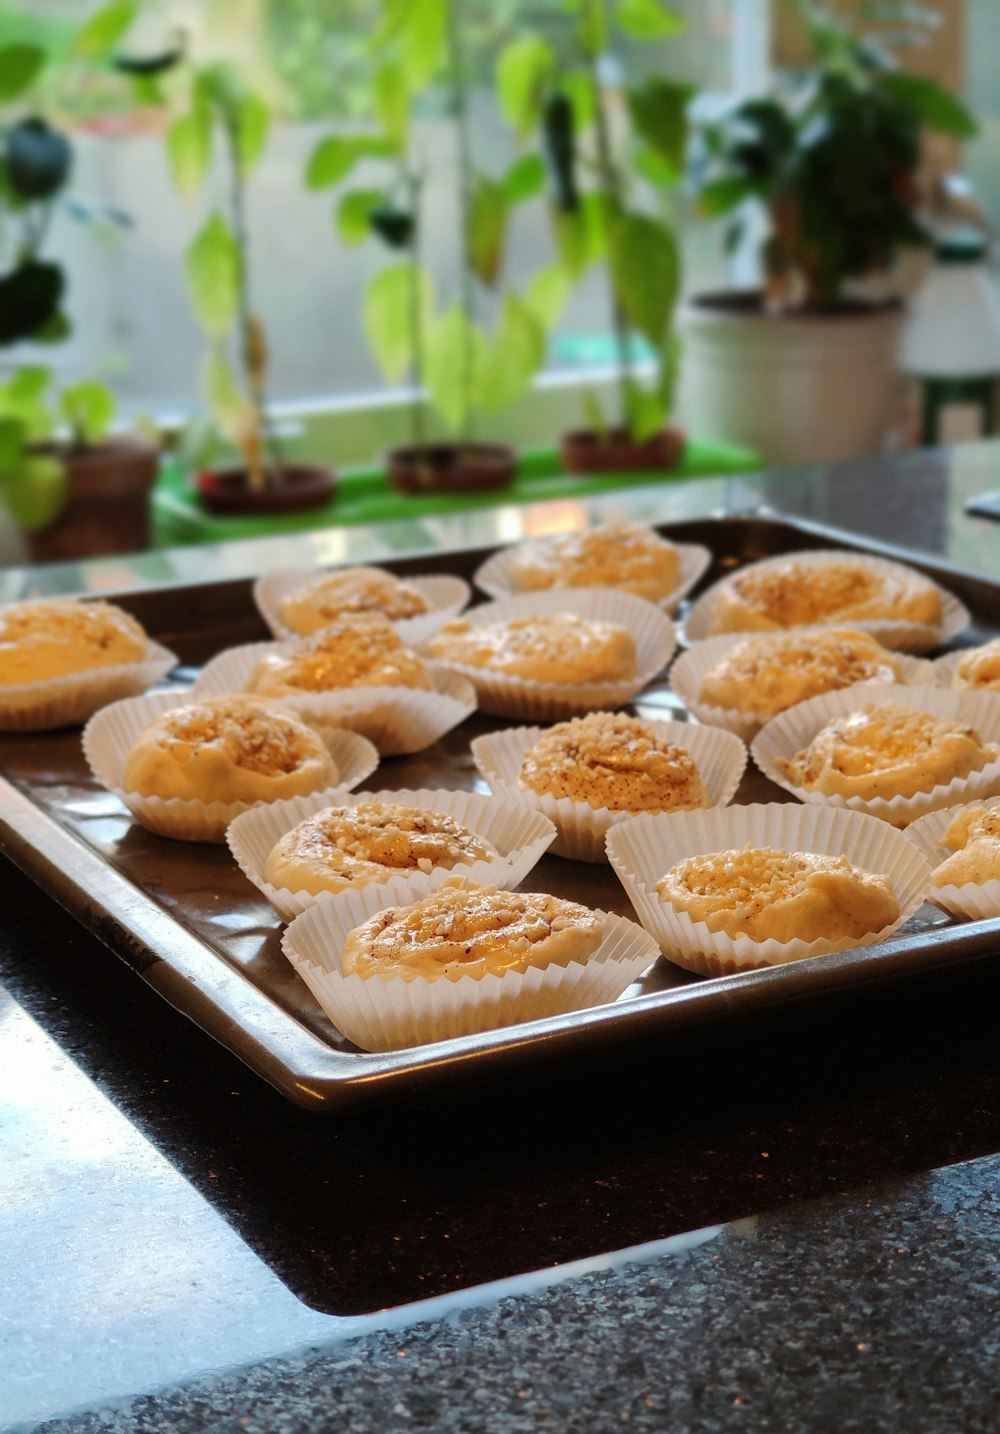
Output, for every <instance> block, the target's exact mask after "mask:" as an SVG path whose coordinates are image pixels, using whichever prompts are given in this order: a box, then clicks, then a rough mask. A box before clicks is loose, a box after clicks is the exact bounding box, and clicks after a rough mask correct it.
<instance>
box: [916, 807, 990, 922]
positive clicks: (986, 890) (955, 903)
mask: <svg viewBox="0 0 1000 1434" xmlns="http://www.w3.org/2000/svg"><path fill="white" fill-rule="evenodd" d="M969 805H972V804H971V803H967V802H963V803H962V804H961V806H957V807H947V808H942V809H941V810H939V811H936V812H928V813H927V815H926V816H923V817H919V818H918V819H917V821H915V822H913V823H912V824H911V825H910V826H908V827H907V828H906V835H907V838H908V839H909V840H910V841H912V842H913V843H914V845H915V846H916V848H917V850H918V851H919V852H920V853H921V854H922V855H923V856H925V857H926V858H927V861H928V862H929V863H930V867H931V871H932V873H933V870H934V868H935V867H936V866H940V865H941V863H942V862H943V861H945V860H946V859H947V858H948V857H949V856H951V855H952V851H951V849H950V848H949V847H946V846H942V845H941V843H940V840H939V838H940V837H942V836H943V835H944V833H945V832H946V831H947V829H948V827H949V826H950V825H951V823H952V822H953V821H954V820H955V818H956V817H957V816H958V814H959V812H960V811H962V810H963V808H964V807H966V806H969ZM975 805H977V806H978V805H982V806H985V807H989V808H994V807H997V806H1000V801H998V800H997V799H996V798H994V799H993V800H992V801H986V802H982V803H975ZM927 899H928V901H933V902H934V904H935V906H940V907H941V908H942V909H943V910H944V911H948V912H950V913H951V915H952V916H960V917H964V918H965V919H966V920H969V921H988V920H990V919H992V918H994V917H997V916H1000V879H994V880H992V881H984V882H973V881H969V882H965V883H964V884H963V885H962V886H955V885H948V886H937V885H935V884H934V883H933V881H932V883H931V886H930V889H929V891H928V893H927Z"/></svg>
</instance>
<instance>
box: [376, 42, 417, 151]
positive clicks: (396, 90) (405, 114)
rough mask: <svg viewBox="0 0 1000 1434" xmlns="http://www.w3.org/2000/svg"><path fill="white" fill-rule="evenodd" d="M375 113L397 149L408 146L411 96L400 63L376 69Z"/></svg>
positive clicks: (387, 137) (400, 149)
mask: <svg viewBox="0 0 1000 1434" xmlns="http://www.w3.org/2000/svg"><path fill="white" fill-rule="evenodd" d="M372 89H373V97H374V101H375V115H376V118H377V119H378V122H379V124H380V125H381V127H382V130H383V132H384V134H385V137H386V139H388V140H389V141H390V142H391V143H392V145H393V146H394V148H395V149H397V150H399V151H402V150H404V149H405V148H406V132H407V129H408V127H409V121H410V97H409V95H408V94H407V92H406V77H405V75H404V74H403V71H402V70H401V69H400V67H399V65H395V64H391V63H390V64H385V65H382V66H380V68H379V69H377V70H376V71H375V77H374V80H373V82H372Z"/></svg>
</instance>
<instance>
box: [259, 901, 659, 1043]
mask: <svg viewBox="0 0 1000 1434" xmlns="http://www.w3.org/2000/svg"><path fill="white" fill-rule="evenodd" d="M388 886H391V887H392V888H393V890H391V891H390V890H389V889H388ZM411 899H412V898H411V897H410V895H409V887H408V886H407V885H406V883H405V882H398V881H394V882H392V883H389V884H387V885H384V886H377V887H373V886H367V887H361V888H359V890H357V891H352V892H350V893H348V894H347V895H345V896H344V898H343V899H340V898H337V899H332V900H329V901H321V902H317V903H316V905H315V906H311V907H310V908H309V910H308V911H305V912H303V914H302V915H301V916H297V917H296V918H295V920H294V921H293V922H292V924H291V925H290V926H289V927H288V929H287V930H286V931H285V933H284V936H283V937H282V943H281V945H282V950H283V951H284V953H285V955H286V956H287V958H288V960H289V961H290V962H291V963H292V965H293V966H294V968H295V970H296V971H297V972H298V974H299V975H300V976H301V977H302V979H303V980H304V981H305V982H306V984H307V985H308V987H309V989H310V990H311V991H312V993H313V995H314V996H315V997H316V1000H317V1001H318V1002H319V1004H320V1006H321V1007H322V1008H323V1010H324V1011H325V1012H326V1014H327V1015H328V1016H329V1018H330V1020H331V1021H332V1022H333V1024H334V1025H335V1026H336V1027H337V1029H338V1030H339V1031H341V1032H342V1033H343V1035H345V1036H346V1037H347V1039H348V1040H350V1041H353V1043H354V1044H355V1045H356V1046H359V1047H360V1048H361V1049H362V1050H365V1051H393V1050H403V1049H405V1048H406V1047H408V1046H417V1045H426V1044H428V1043H430V1042H433V1041H444V1040H451V1039H454V1038H455V1037H456V1036H468V1035H473V1034H475V1033H477V1032H480V1031H493V1030H497V1029H499V1028H500V1027H502V1026H512V1025H517V1024H520V1023H521V1022H523V1021H537V1020H541V1019H543V1018H544V1017H546V1016H554V1015H561V1014H563V1013H564V1012H567V1011H578V1010H585V1009H587V1008H588V1007H591V1006H603V1005H606V1004H607V1003H608V1002H611V1001H615V1000H617V999H618V997H619V996H621V994H622V993H623V992H624V991H625V990H627V989H628V987H629V986H630V985H631V984H632V982H633V981H636V980H638V978H639V977H640V976H641V975H642V973H643V972H644V971H646V970H648V968H649V967H650V966H651V965H652V964H653V962H654V961H655V960H656V959H657V957H658V956H659V951H658V950H657V946H656V942H655V941H654V940H653V938H652V937H651V936H650V935H649V934H648V933H647V932H645V931H643V930H642V928H641V927H640V926H638V925H636V923H635V922H634V921H629V920H628V919H627V918H626V917H624V916H615V915H613V914H612V913H610V912H605V911H602V912H599V913H598V914H599V915H600V916H601V918H602V925H603V938H602V941H601V944H600V946H599V947H598V949H597V950H596V951H595V952H594V954H593V955H592V956H591V957H590V958H589V960H588V961H586V962H585V963H581V962H576V961H571V962H569V963H567V964H566V965H562V966H560V965H554V964H552V965H548V966H541V967H529V968H528V969H527V970H526V971H507V972H505V973H504V974H503V975H502V976H497V975H486V976H481V977H477V976H473V975H470V974H467V975H462V976H459V977H458V978H457V979H452V978H449V977H448V976H445V975H443V974H442V975H441V976H439V977H438V978H437V979H436V980H428V979H426V978H419V977H418V978H416V979H411V980H407V979H406V978H405V977H402V976H392V977H379V976H371V977H368V978H365V977H362V976H358V975H357V974H353V973H352V974H351V975H349V976H345V975H344V974H343V972H342V970H341V967H340V956H341V952H342V951H343V947H344V942H345V940H346V939H347V936H348V934H349V932H350V931H352V930H353V929H354V927H356V926H359V925H361V923H362V922H363V921H366V920H367V919H368V917H369V916H374V915H375V913H376V912H377V911H380V910H382V909H383V908H384V907H385V906H386V905H398V904H408V903H409V902H410V900H411Z"/></svg>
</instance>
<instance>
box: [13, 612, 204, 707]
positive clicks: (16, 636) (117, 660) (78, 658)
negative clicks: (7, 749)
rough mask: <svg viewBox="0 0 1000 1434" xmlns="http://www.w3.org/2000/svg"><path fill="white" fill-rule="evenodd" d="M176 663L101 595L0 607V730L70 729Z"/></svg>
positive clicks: (140, 688)
mask: <svg viewBox="0 0 1000 1434" xmlns="http://www.w3.org/2000/svg"><path fill="white" fill-rule="evenodd" d="M176 664H177V658H176V657H175V655H174V654H173V653H172V652H170V651H169V650H168V649H167V648H165V647H161V646H160V644H159V643H157V642H153V641H152V639H151V638H150V637H149V636H148V634H147V633H146V632H145V631H144V630H143V628H142V626H141V624H140V623H138V622H137V621H136V619H135V618H133V617H132V616H131V615H130V614H129V613H127V612H125V611H124V610H123V609H122V608H120V607H118V606H116V605H115V604H114V603H109V602H105V601H103V600H101V599H97V600H88V601H83V600H81V599H79V598H37V599H34V598H31V599H26V600H24V601H23V602H14V603H8V604H7V605H6V606H4V607H0V732H41V731H49V730H51V729H53V728H56V727H75V726H79V725H81V724H82V723H84V722H86V721H87V719H88V718H89V717H91V716H92V715H93V714H94V713H95V712H96V711H97V710H98V709H99V708H101V707H104V706H105V705H106V704H107V703H109V702H115V701H117V700H118V699H119V698H122V697H130V696H133V695H135V694H137V693H140V692H145V691H146V690H147V689H148V688H150V687H152V686H154V684H155V683H157V682H159V681H160V679H161V678H163V677H165V676H166V675H167V673H168V672H169V671H170V670H171V668H173V667H175V666H176Z"/></svg>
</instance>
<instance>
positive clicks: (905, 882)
mask: <svg viewBox="0 0 1000 1434" xmlns="http://www.w3.org/2000/svg"><path fill="white" fill-rule="evenodd" d="M607 841H608V857H609V859H610V861H611V865H612V866H613V867H614V869H615V871H616V873H617V875H618V878H619V880H620V881H621V883H622V885H623V886H624V888H625V890H626V892H627V893H628V896H629V900H630V901H631V902H632V905H633V906H634V907H635V910H636V913H637V915H638V917H639V920H640V921H641V922H642V924H643V926H644V927H645V928H646V930H647V931H649V932H650V933H651V934H652V935H653V936H655V937H656V939H657V941H658V942H659V943H660V948H661V950H662V951H663V954H664V955H665V956H666V957H667V958H668V959H669V960H670V961H673V962H674V963H675V964H677V965H678V966H684V967H685V968H686V969H687V970H689V971H697V972H698V973H699V974H700V975H704V976H719V975H729V974H732V973H733V972H735V971H746V970H753V969H755V968H758V967H763V966H776V965H783V964H784V963H786V962H789V961H799V960H801V959H803V958H804V957H807V956H821V955H825V954H827V953H829V952H831V951H844V950H849V949H853V948H855V947H858V946H868V945H871V944H873V943H874V942H876V941H884V940H885V939H886V938H887V937H888V936H890V935H891V934H892V932H893V931H896V930H898V929H899V927H900V926H902V924H903V923H904V922H905V921H906V920H907V919H908V918H909V917H910V916H912V915H913V913H914V911H916V909H917V908H918V907H919V906H920V904H921V903H922V902H923V900H924V899H925V897H926V895H927V888H928V884H929V881H930V869H929V867H928V865H927V861H926V859H925V858H924V857H923V856H922V854H921V853H920V852H919V851H918V850H917V848H916V847H915V846H914V844H913V843H912V842H910V841H908V840H907V838H906V837H905V836H904V835H903V833H902V832H899V831H896V830H895V828H893V827H891V826H889V825H888V824H887V823H886V822H882V821H879V820H878V819H877V818H875V817H870V816H866V815H865V814H864V813H863V812H849V811H844V810H838V809H835V808H832V807H798V806H794V805H791V804H789V803H787V802H768V803H757V804H754V805H752V806H735V807H725V808H723V809H719V808H716V809H714V810H712V811H697V812H670V813H665V814H664V815H662V816H638V817H631V818H630V819H629V820H628V821H627V822H622V823H621V824H620V825H618V826H615V827H612V829H611V830H610V831H609V833H608V838H607ZM747 845H750V846H754V847H773V848H775V849H776V850H779V851H790V852H793V851H803V852H813V853H817V854H819V855H824V856H846V857H847V858H848V860H849V861H851V862H852V863H853V864H854V865H855V866H858V867H861V868H863V869H864V870H866V871H872V872H876V873H881V874H884V875H886V876H888V877H889V878H890V880H891V881H892V884H893V888H894V890H895V892H896V897H897V900H898V902H899V906H900V915H899V918H898V920H896V921H895V922H893V923H892V924H891V925H890V926H887V927H885V928H884V929H883V930H882V931H873V932H871V933H870V934H869V935H867V936H865V937H863V938H862V939H861V940H857V939H855V938H848V939H844V940H839V941H838V940H833V939H830V940H827V939H819V940H817V941H811V942H806V941H786V942H781V941H751V940H750V939H749V938H748V937H745V936H740V937H735V938H734V937H731V936H727V935H725V934H723V933H720V932H713V931H710V930H709V928H708V926H707V925H706V924H705V922H703V921H695V920H693V919H692V918H691V917H690V916H689V915H688V914H687V912H683V911H678V910H676V909H675V908H674V907H673V906H671V905H670V904H669V903H668V902H665V901H663V900H661V898H660V897H659V895H658V894H657V892H656V889H655V888H656V883H657V882H658V881H659V880H660V878H661V877H663V876H665V875H666V873H667V872H668V871H669V870H670V868H671V867H672V866H674V865H675V864H676V863H677V862H679V861H683V860H684V859H685V858H686V857H690V856H693V855H696V854H700V853H704V854H709V853H711V852H714V851H729V850H741V849H742V848H743V847H745V846H747Z"/></svg>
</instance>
